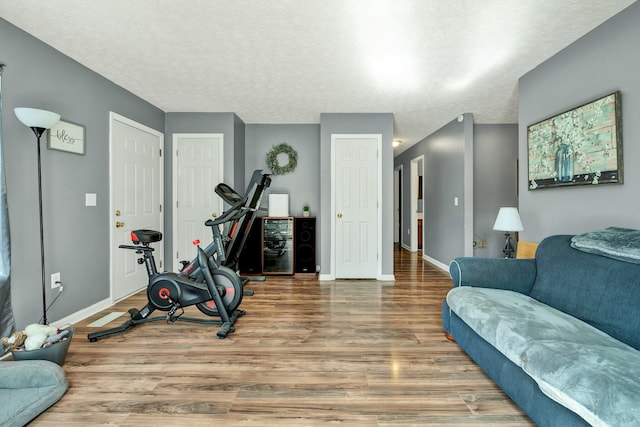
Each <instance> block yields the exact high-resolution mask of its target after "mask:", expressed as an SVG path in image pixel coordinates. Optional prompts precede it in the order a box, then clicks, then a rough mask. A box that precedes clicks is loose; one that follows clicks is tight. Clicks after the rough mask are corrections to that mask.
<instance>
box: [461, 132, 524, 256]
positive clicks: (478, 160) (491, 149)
mask: <svg viewBox="0 0 640 427" xmlns="http://www.w3.org/2000/svg"><path fill="white" fill-rule="evenodd" d="M473 132H474V138H473V144H474V158H473V165H474V167H473V186H474V202H473V229H474V235H475V236H474V238H475V239H482V240H486V241H487V247H486V248H482V249H474V250H473V255H474V256H479V257H491V258H494V257H500V256H502V248H503V247H504V234H503V233H501V232H499V231H494V230H493V223H494V222H495V221H496V216H497V215H498V210H499V209H500V207H501V206H518V194H517V188H516V187H517V182H518V180H517V169H518V164H517V163H518V162H517V159H518V125H488V124H482V125H481V124H476V125H475V126H474V129H473ZM520 169H522V166H520ZM521 173H522V172H521Z"/></svg>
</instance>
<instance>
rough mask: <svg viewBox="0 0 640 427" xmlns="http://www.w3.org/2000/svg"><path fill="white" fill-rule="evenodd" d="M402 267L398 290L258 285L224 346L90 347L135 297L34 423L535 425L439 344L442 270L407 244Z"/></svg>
mask: <svg viewBox="0 0 640 427" xmlns="http://www.w3.org/2000/svg"><path fill="white" fill-rule="evenodd" d="M395 266H396V271H395V277H396V281H395V282H376V281H363V280H353V281H336V282H319V281H317V280H299V279H298V280H296V279H292V278H288V277H279V278H276V277H270V278H269V279H268V281H267V282H265V283H261V284H255V285H251V288H252V289H254V290H255V295H254V296H253V297H245V298H244V300H243V302H242V305H241V308H243V309H244V310H246V311H247V315H246V316H244V317H242V318H240V320H239V321H238V322H237V324H236V326H237V329H236V332H235V333H233V334H231V335H230V336H229V337H228V338H226V339H224V340H221V339H218V338H217V337H216V330H217V328H216V327H211V326H204V325H197V324H191V323H186V322H177V323H175V324H171V325H167V324H166V323H165V322H155V323H148V324H144V325H139V326H137V327H135V328H133V329H131V330H130V331H129V332H127V333H126V334H124V335H119V336H115V337H111V338H108V339H105V340H101V341H98V342H94V343H90V342H88V340H87V338H86V337H87V333H88V332H92V331H94V330H96V328H89V327H87V325H88V324H89V323H90V322H93V321H94V320H96V319H99V318H101V317H103V316H104V315H106V314H108V313H110V312H112V311H126V310H127V309H129V308H131V307H137V308H140V307H142V306H143V305H144V302H145V296H144V293H141V294H139V295H136V296H134V297H131V298H129V299H128V300H126V301H123V302H121V303H118V304H117V305H116V306H114V307H113V308H111V309H109V310H105V311H104V312H102V313H99V314H97V315H95V316H92V317H91V318H89V319H87V320H86V321H83V322H81V323H80V324H78V325H76V326H75V335H74V337H73V341H72V343H71V347H70V350H69V354H68V356H67V361H66V364H65V365H64V369H65V371H66V373H67V377H68V380H69V383H70V388H69V391H68V392H67V394H66V395H65V396H64V397H63V398H62V400H61V401H60V402H58V403H57V404H56V405H55V406H54V407H52V408H51V409H50V410H49V411H47V412H46V413H44V414H42V415H40V416H39V417H38V418H37V419H36V420H35V421H34V422H33V423H32V424H31V425H33V426H54V425H55V426H61V425H64V426H92V425H109V426H158V425H167V426H190V427H196V426H222V427H229V426H325V425H326V426H381V427H382V426H385V427H386V426H388V427H391V426H443V425H460V426H476V425H483V426H486V425H497V426H520V425H527V426H529V425H532V423H531V421H530V420H529V419H528V418H527V417H526V416H524V415H523V414H522V413H521V411H520V410H519V409H518V408H517V407H516V406H515V405H514V404H513V403H512V402H511V401H510V400H509V399H508V398H507V397H506V396H505V395H504V394H503V393H502V392H501V391H500V389H499V388H497V387H496V386H495V384H493V382H492V381H491V380H489V379H488V378H487V377H486V376H485V375H484V373H483V372H482V371H481V370H480V369H479V368H478V367H477V366H476V365H475V364H474V363H473V362H472V361H471V360H470V359H469V358H468V357H467V356H466V355H465V353H464V352H462V351H461V350H460V349H459V348H458V346H457V345H456V344H455V343H451V342H448V341H447V340H446V339H445V338H444V336H443V333H442V326H441V319H440V307H441V302H442V300H443V298H444V296H445V294H446V292H447V290H448V289H450V287H451V284H450V280H449V278H448V275H446V274H445V273H444V272H442V271H441V270H438V269H436V268H434V267H433V266H431V265H430V264H428V263H426V262H424V261H422V260H421V259H420V257H419V256H418V255H417V254H413V253H409V252H407V251H402V250H397V251H396V254H395ZM160 314H164V313H160ZM187 314H188V315H191V316H197V315H199V312H198V311H197V310H196V309H195V308H194V307H190V308H188V309H187ZM123 320H125V317H124V316H123V317H121V318H120V319H117V320H115V321H113V322H111V323H110V324H109V325H108V326H115V325H117V324H119V323H121V322H122V321H123Z"/></svg>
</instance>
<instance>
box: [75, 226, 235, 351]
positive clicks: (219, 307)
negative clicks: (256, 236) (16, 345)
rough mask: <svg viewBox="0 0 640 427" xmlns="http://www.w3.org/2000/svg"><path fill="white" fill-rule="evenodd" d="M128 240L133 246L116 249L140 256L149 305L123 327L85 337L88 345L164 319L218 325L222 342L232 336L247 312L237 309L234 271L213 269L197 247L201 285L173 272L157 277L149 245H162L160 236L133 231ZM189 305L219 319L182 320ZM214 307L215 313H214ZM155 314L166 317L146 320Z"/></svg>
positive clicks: (134, 312) (211, 261)
mask: <svg viewBox="0 0 640 427" xmlns="http://www.w3.org/2000/svg"><path fill="white" fill-rule="evenodd" d="M131 240H132V242H133V245H120V246H119V247H120V248H122V249H130V250H135V251H136V253H137V254H141V255H142V257H141V258H138V263H139V264H145V267H146V270H147V275H148V276H149V284H148V285H147V300H148V303H147V304H146V305H145V306H144V307H143V308H142V309H141V310H137V309H135V308H132V309H130V310H129V314H130V315H131V318H130V319H129V320H127V321H126V322H124V323H123V324H122V325H120V326H117V327H115V328H110V329H106V330H103V331H97V332H92V333H90V334H88V336H87V338H88V339H89V341H90V342H95V341H97V340H98V339H100V338H104V337H107V336H110V335H114V334H118V333H122V332H125V331H126V330H128V329H130V328H132V327H133V326H135V325H137V324H140V323H146V322H153V321H157V320H163V319H164V320H166V321H167V323H174V322H176V321H178V320H184V321H189V322H195V323H202V324H219V325H221V326H220V328H219V329H218V332H217V335H218V337H219V338H225V337H226V336H227V335H228V334H229V333H231V332H235V326H234V324H235V322H236V320H237V319H238V318H239V317H240V316H243V315H244V314H246V312H245V311H244V310H238V309H237V308H238V306H239V305H240V302H241V301H242V295H243V291H242V281H241V279H240V277H239V276H238V275H237V274H236V273H235V272H234V271H233V270H231V269H229V268H227V267H224V266H220V265H216V264H215V258H214V257H211V256H207V254H206V253H205V252H204V250H203V249H202V248H200V246H198V255H197V258H196V259H197V262H198V268H199V270H198V272H199V275H200V277H202V279H203V280H202V281H201V282H200V281H196V280H194V279H191V278H189V277H185V276H183V275H180V274H176V273H172V272H165V273H158V270H157V268H156V262H155V259H154V257H153V250H154V249H153V248H152V247H150V246H149V244H151V243H155V242H159V241H161V240H162V233H160V232H159V231H154V230H134V231H132V232H131ZM197 243H199V242H197V241H196V242H194V244H197ZM212 264H213V265H212ZM202 282H204V283H202ZM229 297H231V298H229ZM192 305H195V306H196V308H198V309H199V310H200V311H201V312H202V313H204V314H206V315H208V316H216V317H219V318H220V319H216V320H207V319H200V318H192V317H182V315H183V314H184V307H189V306H192ZM214 307H215V309H213V308H214ZM155 310H160V311H166V312H167V315H166V316H159V317H149V315H151V313H153V312H154V311H155Z"/></svg>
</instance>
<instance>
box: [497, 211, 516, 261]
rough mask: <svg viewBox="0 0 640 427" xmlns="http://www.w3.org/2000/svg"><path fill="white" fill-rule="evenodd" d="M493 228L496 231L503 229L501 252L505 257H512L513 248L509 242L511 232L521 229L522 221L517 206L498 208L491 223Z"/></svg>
mask: <svg viewBox="0 0 640 427" xmlns="http://www.w3.org/2000/svg"><path fill="white" fill-rule="evenodd" d="M493 229H494V230H497V231H504V237H505V242H504V249H503V250H502V253H503V254H504V257H505V258H513V255H514V252H515V251H514V249H513V244H511V233H512V232H514V231H522V230H523V228H522V221H521V220H520V214H518V208H511V207H507V208H500V210H499V211H498V216H497V217H496V222H495V224H493Z"/></svg>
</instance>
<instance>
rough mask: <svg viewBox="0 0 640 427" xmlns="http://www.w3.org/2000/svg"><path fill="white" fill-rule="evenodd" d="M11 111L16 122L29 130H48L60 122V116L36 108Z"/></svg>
mask: <svg viewBox="0 0 640 427" xmlns="http://www.w3.org/2000/svg"><path fill="white" fill-rule="evenodd" d="M13 111H15V113H16V117H18V120H20V121H21V122H22V123H23V124H24V125H25V126H28V127H30V128H42V129H49V128H50V127H51V126H53V125H55V124H56V123H58V121H59V120H60V114H56V113H52V112H51V111H47V110H38V109H37V108H15V109H14V110H13Z"/></svg>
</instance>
